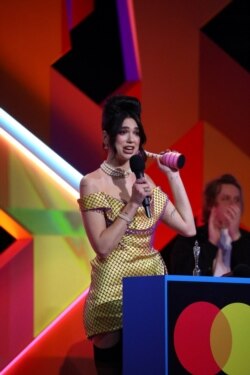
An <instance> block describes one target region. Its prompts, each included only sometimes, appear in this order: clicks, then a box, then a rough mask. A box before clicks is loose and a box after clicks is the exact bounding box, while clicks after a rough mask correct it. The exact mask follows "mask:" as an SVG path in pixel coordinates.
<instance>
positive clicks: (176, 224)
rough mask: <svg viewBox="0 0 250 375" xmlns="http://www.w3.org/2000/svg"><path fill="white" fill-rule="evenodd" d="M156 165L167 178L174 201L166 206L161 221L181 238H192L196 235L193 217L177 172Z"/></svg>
mask: <svg viewBox="0 0 250 375" xmlns="http://www.w3.org/2000/svg"><path fill="white" fill-rule="evenodd" d="M158 165H159V167H160V169H161V170H162V171H163V173H164V174H165V175H166V176H167V178H168V182H169V185H170V188H171V191H172V194H173V199H174V204H173V203H172V202H171V201H169V203H168V204H167V206H166V210H165V212H164V215H163V217H162V221H163V222H164V223H166V224H167V225H169V226H170V227H171V228H172V229H174V230H176V231H177V232H178V233H179V234H181V235H183V236H187V237H191V236H194V235H195V234H196V229H195V222H194V216H193V212H192V208H191V205H190V202H189V199H188V196H187V193H186V189H185V187H184V184H183V182H182V179H181V176H180V173H179V171H172V170H171V169H170V168H168V167H166V166H163V165H162V164H161V163H160V161H158Z"/></svg>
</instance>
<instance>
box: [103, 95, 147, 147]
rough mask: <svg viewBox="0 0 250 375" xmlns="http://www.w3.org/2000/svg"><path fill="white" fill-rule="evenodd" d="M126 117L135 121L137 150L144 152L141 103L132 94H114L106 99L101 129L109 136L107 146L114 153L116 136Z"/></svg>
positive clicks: (144, 136)
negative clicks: (138, 137)
mask: <svg viewBox="0 0 250 375" xmlns="http://www.w3.org/2000/svg"><path fill="white" fill-rule="evenodd" d="M126 118H133V119H134V120H135V122H136V123H137V126H138V129H139V136H140V146H139V151H140V152H141V153H142V154H144V151H143V145H144V144H145V143H146V140H147V138H146V134H145V131H144V128H143V124H142V122H141V103H140V101H139V99H137V98H136V97H134V96H126V95H121V94H116V95H113V96H111V97H109V98H108V99H107V100H106V102H105V104H104V108H103V114H102V130H105V131H106V132H107V134H108V136H109V146H110V147H111V148H112V150H113V151H114V153H116V150H115V140H116V136H117V134H118V133H119V131H120V129H121V126H122V123H123V121H124V120H125V119H126Z"/></svg>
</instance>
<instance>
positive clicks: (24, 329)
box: [0, 239, 33, 369]
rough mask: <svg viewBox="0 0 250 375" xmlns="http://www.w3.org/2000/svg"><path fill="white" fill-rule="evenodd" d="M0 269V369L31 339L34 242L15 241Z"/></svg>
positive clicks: (26, 240)
mask: <svg viewBox="0 0 250 375" xmlns="http://www.w3.org/2000/svg"><path fill="white" fill-rule="evenodd" d="M5 251H6V252H8V251H11V252H14V253H16V255H15V257H12V258H11V259H10V261H9V262H6V263H4V265H3V266H2V267H1V268H0V301H1V308H0V332H1V340H0V353H1V356H0V369H3V368H4V367H5V366H6V365H7V364H8V363H9V362H10V361H11V360H12V359H13V358H14V357H15V356H16V355H17V354H18V353H19V352H20V351H21V350H22V349H23V348H24V347H25V346H26V345H27V344H29V343H30V342H31V341H32V339H33V243H32V240H30V239H23V240H17V241H16V242H15V243H14V244H13V245H11V246H10V247H9V248H8V249H7V250H5Z"/></svg>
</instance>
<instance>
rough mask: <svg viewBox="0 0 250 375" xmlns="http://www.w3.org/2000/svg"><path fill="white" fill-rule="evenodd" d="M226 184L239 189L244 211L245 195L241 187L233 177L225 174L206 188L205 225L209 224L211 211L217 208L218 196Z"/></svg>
mask: <svg viewBox="0 0 250 375" xmlns="http://www.w3.org/2000/svg"><path fill="white" fill-rule="evenodd" d="M225 184H228V185H234V186H235V187H236V188H237V189H239V192H240V198H241V208H242V209H243V193H242V188H241V185H240V184H239V182H238V181H237V180H236V178H235V177H234V176H233V175H231V174H223V175H222V176H221V177H218V178H216V179H214V180H212V181H210V182H209V183H208V184H207V185H206V187H205V190H204V196H203V210H202V218H203V222H204V223H207V222H208V219H209V216H210V213H211V209H212V207H213V206H215V204H216V199H217V196H218V194H219V193H220V191H221V186H222V185H225Z"/></svg>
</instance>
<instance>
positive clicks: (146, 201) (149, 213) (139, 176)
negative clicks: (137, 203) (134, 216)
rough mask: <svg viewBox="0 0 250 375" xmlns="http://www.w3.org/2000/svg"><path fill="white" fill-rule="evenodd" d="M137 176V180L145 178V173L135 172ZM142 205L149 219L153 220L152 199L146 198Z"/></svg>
mask: <svg viewBox="0 0 250 375" xmlns="http://www.w3.org/2000/svg"><path fill="white" fill-rule="evenodd" d="M135 176H136V179H139V178H142V177H144V173H143V172H137V171H136V172H135ZM142 205H143V207H144V209H145V213H146V215H147V217H148V218H151V217H152V215H151V211H150V197H149V196H148V197H145V198H144V199H143V201H142Z"/></svg>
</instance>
